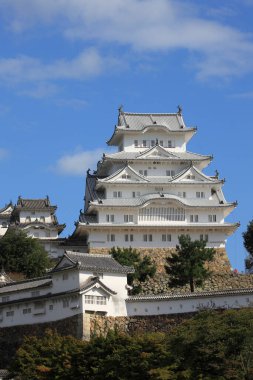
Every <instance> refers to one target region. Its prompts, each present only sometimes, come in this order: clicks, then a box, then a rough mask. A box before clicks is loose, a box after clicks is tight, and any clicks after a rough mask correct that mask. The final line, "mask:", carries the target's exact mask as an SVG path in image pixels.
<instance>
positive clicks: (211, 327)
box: [0, 309, 253, 380]
mask: <svg viewBox="0 0 253 380" xmlns="http://www.w3.org/2000/svg"><path fill="white" fill-rule="evenodd" d="M252 320H253V309H240V310H223V311H214V310H213V311H207V310H206V311H201V312H199V313H197V314H196V315H195V316H194V317H192V318H191V319H188V320H185V321H184V322H182V323H181V324H179V325H178V326H176V327H174V328H172V329H171V330H170V332H169V333H158V332H156V333H148V334H134V335H133V336H130V335H127V334H121V333H119V332H117V331H110V332H109V333H108V334H107V336H106V337H103V336H97V337H93V338H92V339H91V340H90V341H89V342H87V341H86V342H85V341H81V340H77V339H75V338H72V337H62V336H60V335H58V334H57V333H56V332H53V331H50V330H48V331H46V333H45V334H44V336H43V337H41V338H37V337H27V338H26V339H25V340H24V342H23V343H22V345H21V347H20V348H19V349H18V350H17V352H16V355H15V357H14V359H13V360H12V364H11V368H10V370H11V371H10V372H11V373H10V375H11V376H12V378H15V379H19V380H46V379H47V380H56V379H61V380H68V379H76V380H79V379H84V380H85V379H87V380H88V379H89V380H105V379H108V380H128V379H131V380H139V379H143V380H169V379H171V380H201V379H205V380H252V379H253V329H252ZM5 349H6V348H5V347H0V350H5Z"/></svg>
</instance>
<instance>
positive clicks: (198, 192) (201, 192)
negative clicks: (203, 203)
mask: <svg viewBox="0 0 253 380" xmlns="http://www.w3.org/2000/svg"><path fill="white" fill-rule="evenodd" d="M196 197H197V198H205V193H204V192H203V191H197V192H196Z"/></svg>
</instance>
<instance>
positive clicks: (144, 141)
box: [142, 140, 147, 148]
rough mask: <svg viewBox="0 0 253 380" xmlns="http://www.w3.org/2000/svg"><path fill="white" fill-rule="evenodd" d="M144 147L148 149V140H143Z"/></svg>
mask: <svg viewBox="0 0 253 380" xmlns="http://www.w3.org/2000/svg"><path fill="white" fill-rule="evenodd" d="M142 146H143V147H144V148H146V147H147V140H142Z"/></svg>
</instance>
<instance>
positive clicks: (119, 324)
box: [91, 313, 196, 336]
mask: <svg viewBox="0 0 253 380" xmlns="http://www.w3.org/2000/svg"><path fill="white" fill-rule="evenodd" d="M195 314H196V313H187V314H170V315H151V316H134V317H103V316H98V315H97V316H95V315H94V316H93V318H92V319H91V334H92V335H95V336H100V335H102V336H105V335H106V334H107V333H108V331H109V330H116V331H118V332H121V333H128V334H130V335H135V334H136V333H147V332H165V333H167V332H170V331H171V330H172V329H173V328H174V327H176V326H177V325H179V324H180V323H182V322H183V321H185V320H187V319H190V318H192V317H193V316H194V315H195Z"/></svg>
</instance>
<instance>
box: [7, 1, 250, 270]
mask: <svg viewBox="0 0 253 380" xmlns="http://www.w3.org/2000/svg"><path fill="white" fill-rule="evenodd" d="M252 17H253V0H240V1H239V0H219V1H218V0H217V1H216V0H211V1H210V0H209V1H205V0H195V1H191V0H188V1H183V0H181V1H180V0H177V1H171V0H127V1H125V0H107V1H104V0H92V1H91V0H71V1H69V0H54V1H52V0H32V1H31V0H12V1H9V0H1V2H0V46H1V54H0V88H1V91H0V132H1V135H0V136H1V138H0V170H1V186H0V207H2V206H4V204H5V203H7V202H8V201H9V200H12V201H13V202H16V201H17V197H18V195H22V196H23V197H27V198H36V197H44V196H45V195H47V194H48V195H49V196H50V199H51V201H52V203H54V204H57V205H58V211H57V215H58V219H59V222H61V223H63V222H65V223H66V224H67V228H66V230H65V235H66V236H67V235H68V234H71V233H72V232H73V229H74V221H75V220H77V219H78V215H79V210H80V209H81V208H82V207H83V196H84V186H85V172H86V170H87V168H88V167H91V168H93V169H95V167H96V162H97V161H98V160H99V159H100V156H101V154H102V152H103V151H105V150H107V147H106V144H105V141H106V140H107V139H108V138H109V137H110V136H111V134H112V131H113V128H114V125H115V123H116V121H117V108H118V106H119V105H120V104H123V105H124V110H125V111H129V112H176V110H177V105H178V104H181V105H182V107H183V114H184V119H185V122H186V124H187V125H188V126H197V127H198V133H197V135H195V137H194V138H193V139H192V141H191V142H190V144H189V147H188V148H189V150H191V151H194V152H199V153H203V154H213V155H214V161H213V163H212V164H211V165H210V166H209V167H208V169H207V170H206V173H207V174H213V173H214V171H215V169H217V170H218V171H219V173H220V176H221V178H223V177H225V178H226V183H225V186H224V193H225V196H226V198H227V200H228V201H234V200H237V201H238V202H239V205H238V207H237V209H236V210H235V211H234V212H233V213H232V214H231V216H230V217H229V218H228V220H230V221H240V222H241V228H240V229H239V230H238V231H237V233H236V234H235V235H234V236H233V237H230V238H229V242H228V254H229V257H230V260H231V263H232V266H233V267H234V268H238V269H240V270H242V269H243V260H244V257H245V250H244V248H243V243H242V238H241V234H242V231H244V230H245V229H246V226H247V223H248V222H249V220H251V219H252V218H253V207H252V188H251V187H252V178H251V168H252V166H253V162H252V161H253V158H252V157H253V155H252V140H253V125H252V120H253V107H252V102H253V34H252V33H253V24H252Z"/></svg>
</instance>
